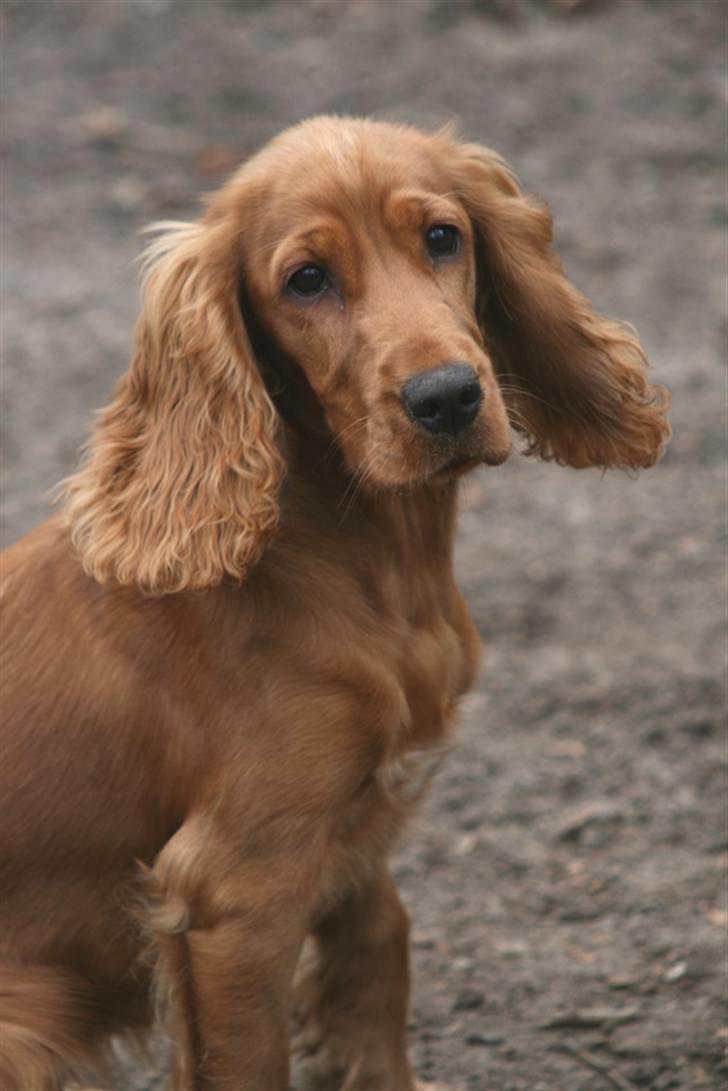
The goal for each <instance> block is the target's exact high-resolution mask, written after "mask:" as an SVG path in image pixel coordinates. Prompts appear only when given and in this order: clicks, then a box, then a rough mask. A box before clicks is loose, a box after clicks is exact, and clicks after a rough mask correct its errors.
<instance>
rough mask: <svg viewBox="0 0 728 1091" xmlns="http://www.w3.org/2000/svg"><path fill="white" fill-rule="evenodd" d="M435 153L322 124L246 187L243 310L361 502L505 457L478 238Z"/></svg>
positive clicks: (401, 134) (393, 133) (367, 128)
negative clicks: (353, 478)
mask: <svg viewBox="0 0 728 1091" xmlns="http://www.w3.org/2000/svg"><path fill="white" fill-rule="evenodd" d="M435 151H436V149H434V148H433V147H432V146H431V144H430V142H429V141H428V140H427V138H425V137H423V136H422V135H421V134H419V133H415V132H413V131H411V130H404V129H401V130H400V129H396V128H394V127H392V126H384V125H375V124H372V123H364V122H362V123H356V124H354V125H351V124H349V125H346V126H345V125H342V124H341V123H336V122H333V123H332V122H331V121H330V120H328V119H322V120H321V121H319V122H316V123H313V124H311V123H310V124H309V125H307V126H305V127H303V128H299V129H297V130H294V131H293V132H291V133H289V134H286V135H285V136H284V137H283V138H281V139H279V141H277V142H276V143H274V144H273V145H272V146H271V147H270V148H268V149H267V150H266V151H265V152H264V153H263V154H262V155H261V156H260V157H259V159H258V161H257V162H254V163H253V164H252V165H251V167H250V169H249V170H248V172H247V176H243V177H242V178H241V185H242V187H243V190H244V189H245V186H246V185H248V184H250V180H251V176H252V178H253V179H255V178H256V175H258V172H260V175H261V176H262V175H265V177H266V178H267V179H269V181H267V183H266V185H265V200H264V201H263V200H260V199H259V201H258V202H256V203H255V204H256V213H255V215H254V217H253V219H252V222H251V221H250V220H248V224H249V227H248V229H247V230H246V233H245V245H244V252H243V265H244V277H245V282H246V285H247V290H248V293H249V296H250V299H251V302H252V305H253V306H254V308H255V309H256V312H257V315H258V317H259V318H260V320H261V321H262V322H263V324H264V326H265V327H266V329H267V331H268V332H269V333H270V335H271V336H272V338H273V339H274V340H275V341H276V342H277V343H278V345H279V346H280V347H281V348H282V349H283V350H284V352H285V353H286V355H287V356H289V357H290V358H291V359H292V360H294V361H295V363H296V364H297V366H298V367H300V368H301V370H302V371H303V373H304V374H305V376H306V379H307V381H308V383H309V385H310V387H311V388H312V390H313V391H314V392H315V395H316V397H317V398H318V400H319V402H320V404H321V407H322V409H323V412H324V415H325V418H326V421H327V423H328V426H329V428H330V430H331V432H332V434H333V436H334V437H335V439H336V440H337V442H338V444H339V446H340V448H341V450H342V452H343V455H344V458H345V460H346V462H347V464H348V466H349V469H350V470H351V471H352V472H354V473H355V474H356V475H358V477H359V478H360V479H361V481H362V483H363V484H364V485H365V487H369V488H378V487H392V486H401V485H408V484H413V483H418V482H422V481H426V480H428V479H429V478H431V477H433V476H434V475H442V474H447V473H450V472H458V471H461V470H463V469H466V468H469V467H472V466H474V465H476V464H477V463H481V462H487V463H491V464H497V463H500V462H502V461H503V460H504V459H505V458H506V457H507V455H508V452H509V450H510V445H511V440H510V427H509V423H508V418H507V415H506V409H505V405H504V402H503V398H502V396H501V393H500V389H499V386H498V382H497V380H496V377H495V373H494V370H493V365H492V362H491V360H490V357H489V355H488V353H487V351H486V349H485V347H484V343H483V337H482V334H481V331H480V329H479V326H478V323H477V317H476V261H475V239H474V229H473V225H472V223H471V220H470V217H469V215H468V213H467V210H466V208H465V207H464V205H463V203H462V201H461V200H459V199H458V197H457V196H456V195H455V194H454V193H453V184H452V177H451V176H450V174H449V172H448V170H447V167H446V164H443V163H442V162H441V159H440V157H439V156H438V155H437V154H433V153H434V152H435ZM240 209H241V214H242V215H243V217H247V216H248V215H249V212H248V209H247V208H246V204H245V200H244V198H243V199H242V202H241V206H240Z"/></svg>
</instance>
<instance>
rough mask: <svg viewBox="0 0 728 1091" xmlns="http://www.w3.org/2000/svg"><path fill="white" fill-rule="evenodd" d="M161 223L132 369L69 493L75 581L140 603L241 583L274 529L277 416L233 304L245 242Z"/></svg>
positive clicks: (207, 229) (231, 230)
mask: <svg viewBox="0 0 728 1091" xmlns="http://www.w3.org/2000/svg"><path fill="white" fill-rule="evenodd" d="M229 220H230V217H227V216H220V215H215V216H212V215H210V214H209V213H208V214H207V216H205V217H204V218H203V219H202V220H201V221H200V222H198V223H193V224H179V223H174V224H161V225H159V226H160V229H161V230H162V231H163V234H162V235H161V237H160V238H159V239H157V240H156V241H155V242H154V243H153V244H152V246H151V247H150V248H149V251H148V254H147V260H146V276H145V283H144V294H143V306H142V311H141V315H140V318H139V322H138V326H137V332H136V344H135V347H134V354H133V357H132V361H131V365H130V367H129V370H128V371H127V372H126V374H125V375H124V376H123V378H122V379H121V381H120V382H119V384H118V386H117V388H116V391H115V395H114V398H113V400H112V402H111V403H110V404H109V405H108V406H107V407H106V408H105V409H103V410H102V411H101V413H100V414H99V416H98V420H97V424H96V428H95V430H94V432H93V434H92V436H91V438H90V440H89V442H88V444H87V446H86V450H85V455H84V459H83V461H82V464H81V466H80V468H79V470H78V471H77V473H76V474H74V475H73V476H72V477H70V478H68V479H67V480H66V482H64V487H63V494H64V495H65V498H66V507H65V515H66V520H67V522H68V524H69V525H70V527H71V530H72V536H73V541H74V543H75V545H76V548H77V549H78V550H79V552H80V555H81V558H82V561H83V565H84V568H85V569H86V571H87V572H88V573H89V574H90V575H92V576H94V577H95V578H96V579H98V580H99V581H102V582H103V581H105V580H109V579H116V580H117V581H118V582H120V583H123V584H134V585H136V586H138V587H139V588H141V589H142V590H144V591H146V592H148V593H157V594H158V593H163V592H170V591H181V590H185V589H193V588H205V587H211V586H214V585H215V584H218V583H220V581H221V580H223V579H224V578H225V577H230V578H232V579H235V580H241V579H243V578H244V577H245V575H246V573H247V572H248V571H249V569H250V568H251V567H252V566H253V565H254V564H255V563H256V562H257V561H258V559H259V558H260V555H261V553H262V551H263V549H264V547H265V544H266V542H267V541H268V539H269V538H270V536H271V534H272V533H273V531H274V530H275V528H276V526H277V522H278V492H279V488H280V483H281V480H282V477H283V471H284V463H283V457H282V454H281V452H280V449H279V445H278V441H277V431H278V416H277V412H276V410H275V408H274V406H273V404H272V402H271V400H270V398H269V396H268V394H267V392H266V389H265V386H264V384H263V381H262V379H261V376H260V374H259V371H258V368H257V365H256V363H255V360H254V359H253V353H252V349H251V346H250V341H249V338H248V335H247V333H246V330H245V327H244V323H243V318H242V315H241V311H240V305H239V301H238V288H239V278H240V255H239V253H237V249H238V248H239V245H240V241H239V240H240V232H239V230H238V229H236V227H235V225H234V224H232V223H231V222H229Z"/></svg>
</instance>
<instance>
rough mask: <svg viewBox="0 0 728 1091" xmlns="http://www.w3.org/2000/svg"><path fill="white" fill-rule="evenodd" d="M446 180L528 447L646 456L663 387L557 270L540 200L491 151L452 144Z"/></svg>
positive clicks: (628, 458) (636, 346)
mask: <svg viewBox="0 0 728 1091" xmlns="http://www.w3.org/2000/svg"><path fill="white" fill-rule="evenodd" d="M451 158H452V159H453V160H454V162H453V167H452V170H453V172H454V178H455V189H456V192H457V193H458V194H459V196H460V197H461V199H462V200H463V202H464V204H465V205H466V208H467V209H468V211H469V214H470V216H471V219H472V221H473V223H474V226H475V229H476V236H477V250H478V285H479V287H478V293H479V312H480V313H479V318H480V323H481V327H482V330H483V335H484V338H485V342H486V345H487V347H488V349H489V351H490V353H491V355H492V358H493V364H494V367H495V369H496V373H497V374H498V377H499V380H500V383H501V388H502V391H503V395H504V398H505V401H506V405H507V406H508V409H509V413H510V416H511V420H512V423H513V425H514V427H515V428H516V429H518V430H519V431H521V432H523V433H525V434H526V435H527V436H528V448H527V453H528V454H538V455H540V456H541V457H542V458H545V459H554V460H555V461H557V462H561V463H563V464H566V465H569V466H576V467H582V466H603V467H605V468H609V467H622V468H638V467H643V466H651V465H652V464H653V463H654V462H655V461H656V460H657V459H658V458H659V456H660V454H661V452H662V449H663V447H664V445H665V443H666V441H667V439H668V438H669V435H670V429H669V426H668V423H667V419H666V413H667V409H668V406H669V396H668V394H667V392H666V391H665V390H664V389H663V388H662V387H660V386H653V385H651V384H650V383H649V382H648V381H647V376H646V372H647V360H646V359H645V355H644V352H643V351H642V348H641V346H640V343H639V341H638V340H637V338H636V337H635V336H634V334H633V333H632V332H631V331H630V330H629V329H628V328H626V327H625V326H622V325H620V324H619V323H617V322H610V321H608V320H606V319H604V318H602V317H601V316H599V315H598V314H596V313H595V312H594V310H593V309H592V307H591V306H590V304H589V302H588V301H587V300H586V299H585V298H584V297H583V296H582V295H581V294H580V293H579V292H578V291H577V290H576V289H575V288H574V287H573V285H572V284H571V283H570V282H569V281H568V279H567V278H566V276H565V274H564V272H563V270H562V268H561V264H560V262H559V259H558V257H557V255H556V254H555V253H554V251H553V249H552V247H551V242H552V222H551V216H550V214H549V212H548V209H547V208H545V207H544V206H542V205H540V204H538V203H537V202H535V201H532V200H529V199H527V198H525V197H524V196H523V195H522V193H521V192H520V190H519V188H518V185H517V184H516V182H515V180H514V178H513V176H512V174H511V173H510V171H509V170H508V168H507V167H506V165H505V164H504V163H503V161H502V160H501V159H500V158H499V157H498V156H496V155H495V154H494V153H492V152H489V151H488V150H487V149H485V148H481V147H480V146H479V145H475V144H469V145H467V144H466V145H462V146H461V147H460V148H458V149H457V151H456V154H455V156H454V157H453V156H451Z"/></svg>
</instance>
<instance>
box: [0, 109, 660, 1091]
mask: <svg viewBox="0 0 728 1091" xmlns="http://www.w3.org/2000/svg"><path fill="white" fill-rule="evenodd" d="M162 227H163V229H164V233H163V234H162V236H161V238H160V239H159V240H158V241H157V242H156V243H154V244H153V246H152V248H151V251H150V254H149V262H148V268H147V275H146V283H145V294H144V302H143V307H142V312H141V317H140V319H139V324H138V329H137V335H136V346H135V350H134V355H133V359H132V361H131V365H130V367H129V370H128V371H127V372H126V374H125V375H124V376H123V378H122V379H121V381H120V383H119V385H118V387H117V389H116V392H115V394H114V397H113V400H112V401H111V403H110V404H109V405H108V406H107V407H106V408H105V409H104V410H103V411H102V412H101V414H100V416H99V418H98V421H97V424H96V428H95V430H94V432H93V435H92V437H91V440H90V443H89V444H88V449H87V451H86V455H85V459H84V461H83V463H82V465H81V467H80V469H79V470H78V472H77V473H76V475H75V476H73V477H72V478H71V479H70V480H69V481H68V482H67V483H66V488H65V495H66V504H65V509H64V513H63V517H62V518H55V519H52V520H51V521H49V522H48V523H46V524H45V525H44V526H42V527H40V528H39V529H38V530H36V531H35V532H34V533H32V534H30V535H28V536H27V537H26V538H25V539H23V540H22V541H21V542H19V543H18V544H17V545H16V546H14V547H13V548H12V549H10V550H9V551H8V552H7V553H6V554H5V557H4V564H3V577H4V607H3V620H2V641H3V646H4V659H3V667H2V683H3V686H4V692H5V695H4V716H3V724H4V727H3V731H4V738H3V741H2V762H1V763H0V817H1V822H0V831H1V832H0V838H1V840H0V890H1V891H2V898H1V899H0V1085H1V1086H2V1088H3V1091H6V1089H11V1091H17V1089H18V1088H22V1089H23V1091H55V1089H57V1088H59V1087H60V1086H61V1085H62V1084H63V1082H64V1081H65V1080H66V1079H68V1078H70V1077H71V1076H73V1075H74V1074H75V1073H78V1072H79V1071H84V1070H88V1066H89V1065H91V1067H92V1068H93V1065H94V1064H95V1063H97V1060H98V1057H99V1054H100V1053H101V1052H102V1051H103V1047H104V1044H105V1043H106V1042H107V1041H108V1038H109V1036H110V1035H113V1034H117V1033H125V1032H137V1033H138V1032H143V1031H145V1030H146V1029H147V1028H148V1027H149V1026H150V1025H151V1023H152V1021H153V1018H154V1016H155V1014H157V1015H159V1016H160V1017H163V1018H164V1019H165V1020H166V1022H167V1026H168V1028H169V1033H170V1035H171V1038H172V1041H173V1044H174V1068H173V1074H172V1076H171V1082H170V1087H171V1088H172V1089H174V1091H284V1089H285V1088H287V1087H288V1081H289V1048H288V1034H289V1030H288V1028H289V1015H290V1012H291V1006H292V1003H293V998H294V987H293V982H294V974H295V971H296V969H297V966H298V964H299V962H300V956H301V952H302V947H303V944H304V940H305V939H306V938H307V937H311V942H309V944H307V948H309V947H312V948H313V949H314V950H315V952H316V956H317V958H316V959H315V960H314V962H313V963H312V964H311V965H310V966H309V967H308V969H307V972H306V974H305V975H304V977H303V980H302V982H301V992H300V1003H301V1005H302V1010H303V1011H304V1013H305V1016H306V1019H307V1026H308V1030H309V1032H313V1031H315V1033H316V1034H318V1036H319V1038H320V1041H321V1043H322V1047H321V1049H320V1050H319V1052H318V1057H319V1060H320V1062H321V1065H322V1066H323V1067H324V1068H326V1066H328V1070H329V1074H330V1079H331V1082H330V1084H328V1085H327V1086H331V1087H336V1088H345V1089H346V1091H412V1089H413V1088H414V1087H415V1086H417V1085H416V1081H415V1079H414V1076H413V1074H412V1071H411V1069H410V1065H409V1063H408V1060H407V1050H406V1043H405V1030H406V1022H407V1004H408V987H409V986H408V955H407V917H406V914H405V912H404V910H403V908H402V905H401V904H400V901H399V899H398V896H397V893H396V890H395V888H394V885H393V883H392V880H391V878H390V875H389V872H388V870H387V857H388V854H389V852H390V850H391V848H392V845H393V844H394V842H395V840H396V838H397V836H398V834H399V832H400V830H401V829H402V826H403V824H404V822H405V821H406V820H407V818H408V817H409V815H410V814H411V813H412V811H413V809H414V807H415V805H416V803H417V801H418V799H419V798H420V797H421V795H422V792H423V790H424V788H425V786H426V781H427V773H426V772H423V770H425V769H426V768H427V762H426V761H425V762H423V761H420V760H419V759H420V758H421V757H422V756H423V754H426V753H427V752H428V751H429V752H430V753H432V752H434V751H437V750H439V749H441V748H442V747H443V744H444V743H445V742H446V740H447V739H448V737H449V735H450V732H451V730H452V726H453V720H454V717H455V711H456V707H457V702H458V699H459V697H460V696H461V695H462V694H463V693H464V692H465V691H466V690H467V689H468V687H469V686H470V685H471V683H472V682H473V678H474V675H475V671H476V666H477V662H478V637H477V635H476V631H475V628H474V626H473V623H472V622H471V620H470V618H469V616H468V612H467V609H466V607H465V604H464V602H463V600H462V598H461V596H460V594H459V592H458V589H457V587H456V585H455V582H454V579H453V572H452V545H453V534H454V526H455V505H456V494H457V488H458V480H459V478H460V477H461V476H462V475H463V474H464V473H465V472H466V471H468V470H470V469H472V468H473V467H475V466H478V465H480V464H481V463H487V464H488V465H491V466H495V465H498V464H499V463H501V462H503V460H504V459H505V458H506V457H507V455H508V453H509V449H510V446H511V426H513V427H514V428H515V429H516V430H517V431H518V432H521V433H523V434H524V435H525V436H526V438H527V444H528V451H529V452H530V453H534V454H538V455H540V456H541V457H543V458H546V459H553V460H554V461H557V462H560V463H562V464H566V465H569V466H576V467H582V466H602V467H630V468H633V467H641V466H651V465H652V464H653V463H654V462H655V460H656V459H657V458H658V456H659V454H660V451H661V449H662V447H663V444H664V442H665V440H666V438H667V435H668V427H667V424H666V420H665V410H666V403H667V398H666V396H665V395H664V393H663V392H662V391H661V390H660V389H659V388H658V387H655V386H651V385H649V383H648V381H647V378H646V362H645V358H644V355H643V353H642V350H641V348H640V346H639V343H638V341H637V340H636V338H635V337H634V336H633V334H632V333H631V332H629V331H628V330H626V329H625V328H624V327H623V326H620V325H618V324H616V323H613V322H609V321H605V319H603V318H601V317H599V316H598V315H597V314H595V312H594V311H593V310H592V308H591V307H590V305H589V304H588V302H587V301H586V300H585V299H584V297H583V296H581V295H580V294H579V293H578V292H577V291H576V290H575V289H574V288H573V287H572V285H571V284H570V283H569V281H568V280H567V279H566V277H565V276H564V274H563V272H562V270H561V267H560V265H559V261H558V258H557V257H556V256H555V254H554V252H553V250H552V248H551V219H550V217H549V214H548V212H547V210H546V209H545V208H544V207H543V206H542V205H540V204H538V203H536V202H534V201H532V200H529V199H528V198H526V197H524V196H523V194H522V193H521V191H520V189H519V187H518V185H517V184H516V182H515V180H514V178H513V175H512V174H511V172H510V171H509V169H508V167H507V166H506V165H505V164H504V163H503V161H502V160H501V159H499V158H498V156H497V155H495V154H493V152H490V151H488V150H487V149H485V148H482V147H479V146H477V145H474V144H460V143H458V142H457V141H456V140H455V139H454V137H453V136H452V134H451V133H450V132H440V133H437V134H435V135H426V134H423V133H421V132H418V131H417V130H415V129H412V128H407V127H405V126H398V125H391V124H384V123H379V122H372V121H364V120H352V119H348V118H333V117H320V118H316V119H314V120H312V121H307V122H305V123H303V124H301V125H298V126H296V127H295V128H293V129H290V130H289V131H287V132H285V133H283V135H282V136H279V137H278V138H277V139H276V140H274V141H273V142H272V143H271V144H269V145H268V146H267V147H266V148H264V149H263V151H261V152H260V153H259V154H258V155H256V156H254V157H253V158H252V159H251V160H250V161H249V162H248V163H246V164H245V165H244V166H243V167H242V168H241V169H240V170H239V171H238V173H237V174H236V175H235V176H234V177H233V178H232V179H231V181H230V182H229V183H228V184H227V185H226V186H225V187H224V188H223V190H222V191H221V192H220V193H219V194H217V196H215V197H214V198H213V199H212V200H211V201H210V203H209V206H208V207H207V209H206V211H205V213H204V215H203V216H202V218H201V219H200V220H199V221H198V222H197V223H192V224H176V223H175V224H167V225H162ZM299 976H300V975H299Z"/></svg>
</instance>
